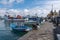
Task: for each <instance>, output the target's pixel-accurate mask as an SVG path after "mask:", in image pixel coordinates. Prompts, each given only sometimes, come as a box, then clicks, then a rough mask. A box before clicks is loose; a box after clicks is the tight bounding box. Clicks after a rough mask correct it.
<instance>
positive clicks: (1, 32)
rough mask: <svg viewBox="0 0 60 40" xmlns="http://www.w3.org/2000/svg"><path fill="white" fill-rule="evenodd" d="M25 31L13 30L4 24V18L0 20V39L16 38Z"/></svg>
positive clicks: (10, 39) (13, 39)
mask: <svg viewBox="0 0 60 40" xmlns="http://www.w3.org/2000/svg"><path fill="white" fill-rule="evenodd" d="M26 33H27V32H17V31H16V32H14V31H12V30H11V28H10V27H7V26H5V24H4V20H0V40H17V39H18V38H19V37H21V36H23V35H24V34H26Z"/></svg>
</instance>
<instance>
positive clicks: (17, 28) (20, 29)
mask: <svg viewBox="0 0 60 40" xmlns="http://www.w3.org/2000/svg"><path fill="white" fill-rule="evenodd" d="M10 27H11V28H12V30H14V31H31V30H32V27H29V26H25V25H22V26H17V25H16V24H14V23H11V24H10Z"/></svg>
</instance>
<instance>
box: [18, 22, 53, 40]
mask: <svg viewBox="0 0 60 40" xmlns="http://www.w3.org/2000/svg"><path fill="white" fill-rule="evenodd" d="M53 28H54V27H53V24H52V23H49V22H44V23H43V25H40V28H39V29H38V30H33V31H30V32H28V33H27V34H26V35H24V36H23V37H21V38H19V39H18V40H54V37H53Z"/></svg>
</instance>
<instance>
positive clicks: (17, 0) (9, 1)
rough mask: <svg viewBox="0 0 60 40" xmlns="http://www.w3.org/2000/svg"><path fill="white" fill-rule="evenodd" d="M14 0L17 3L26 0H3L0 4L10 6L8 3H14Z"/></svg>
mask: <svg viewBox="0 0 60 40" xmlns="http://www.w3.org/2000/svg"><path fill="white" fill-rule="evenodd" d="M14 2H16V3H23V2H24V0H1V1H0V4H3V5H7V6H8V5H12V4H13V3H14Z"/></svg>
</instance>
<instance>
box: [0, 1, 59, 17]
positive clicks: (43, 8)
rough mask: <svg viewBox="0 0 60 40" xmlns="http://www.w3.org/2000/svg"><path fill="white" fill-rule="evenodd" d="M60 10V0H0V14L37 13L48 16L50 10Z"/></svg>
mask: <svg viewBox="0 0 60 40" xmlns="http://www.w3.org/2000/svg"><path fill="white" fill-rule="evenodd" d="M52 5H53V10H57V11H58V10H60V0H0V16H4V15H5V14H9V15H12V16H13V15H22V16H26V15H31V16H33V15H35V14H37V15H38V16H39V17H41V16H43V17H46V16H47V14H48V13H49V11H51V9H52Z"/></svg>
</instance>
